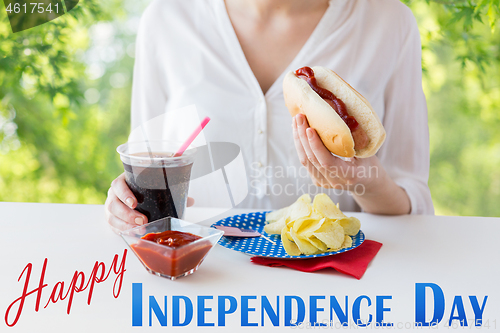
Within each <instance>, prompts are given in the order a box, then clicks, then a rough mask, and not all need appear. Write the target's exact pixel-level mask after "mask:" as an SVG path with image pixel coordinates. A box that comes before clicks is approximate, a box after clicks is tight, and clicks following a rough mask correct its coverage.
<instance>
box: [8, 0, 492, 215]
mask: <svg viewBox="0 0 500 333" xmlns="http://www.w3.org/2000/svg"><path fill="white" fill-rule="evenodd" d="M148 2H149V0H135V1H132V0H123V1H118V0H106V1H100V2H98V1H96V0H83V1H80V3H79V4H78V6H76V7H75V8H74V9H73V10H72V11H71V12H70V13H69V14H67V15H64V16H62V17H60V18H58V19H56V20H54V21H52V22H49V23H46V24H43V25H41V26H38V27H35V28H32V29H30V30H27V31H24V32H19V33H16V34H12V32H11V30H10V26H9V23H8V19H7V15H6V13H5V9H4V6H3V5H0V200H1V201H27V202H63V203H92V204H102V203H104V200H105V199H106V192H107V189H108V187H109V184H110V182H111V181H112V180H113V179H114V178H115V177H116V175H118V174H119V173H121V171H122V166H121V164H120V161H119V159H118V156H117V154H116V152H115V147H116V146H117V145H118V144H120V143H122V142H125V141H126V139H127V136H128V132H129V112H130V91H131V82H132V81H131V79H132V68H133V62H134V58H133V57H134V40H135V34H136V29H137V25H138V20H139V17H140V14H141V13H142V11H143V9H144V7H145V6H146V5H147V3H148ZM403 2H405V3H406V4H407V5H408V6H410V8H411V9H412V10H413V12H414V14H415V16H416V17H417V21H418V23H419V27H420V31H421V36H422V47H423V66H424V82H423V86H424V91H425V93H426V96H427V100H428V108H429V128H430V135H431V175H430V180H429V184H430V188H431V192H432V196H433V200H434V203H435V206H436V211H437V213H438V214H446V215H480V216H500V204H499V202H500V168H499V166H500V131H499V130H498V129H499V128H500V111H499V110H500V68H499V67H500V66H499V65H500V33H499V30H500V29H499V28H497V27H496V26H495V25H496V24H497V23H498V18H499V17H500V9H499V7H500V0H478V1H471V0H467V1H451V0H450V1H438V0H435V1H426V0H413V1H412V0H406V1H404V0H403Z"/></svg>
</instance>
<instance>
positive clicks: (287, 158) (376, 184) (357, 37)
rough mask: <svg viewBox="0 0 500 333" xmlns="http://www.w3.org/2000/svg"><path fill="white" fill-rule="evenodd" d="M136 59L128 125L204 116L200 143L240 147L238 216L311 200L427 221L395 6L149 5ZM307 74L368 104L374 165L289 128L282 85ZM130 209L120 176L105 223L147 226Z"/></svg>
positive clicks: (322, 2) (409, 69)
mask: <svg viewBox="0 0 500 333" xmlns="http://www.w3.org/2000/svg"><path fill="white" fill-rule="evenodd" d="M136 50H137V52H136V64H135V69H134V86H133V94H132V128H133V129H134V128H136V127H137V126H139V125H140V124H141V123H142V122H144V121H147V120H149V119H153V118H154V117H156V116H159V115H161V114H163V113H164V112H169V111H170V110H175V109H179V108H181V107H183V106H186V105H190V104H195V105H196V106H197V108H198V112H199V114H200V117H203V116H210V117H211V118H212V121H211V123H210V125H209V126H207V128H206V129H205V131H204V132H205V136H206V138H207V141H229V142H233V143H236V144H238V145H239V146H240V148H241V151H242V153H243V157H244V160H245V167H246V171H247V173H248V176H249V179H248V184H249V187H250V193H249V195H248V196H247V198H246V199H245V200H244V202H243V203H242V204H241V205H239V207H247V208H261V209H273V208H280V207H283V206H286V205H289V204H291V203H292V202H293V201H295V200H296V198H297V197H298V196H299V195H301V194H303V193H311V194H315V193H314V192H319V191H322V192H325V193H328V194H329V195H330V196H331V197H332V199H333V200H334V201H335V202H339V203H340V207H341V209H342V210H346V211H359V210H363V211H365V212H368V213H375V214H408V213H413V214H433V206H432V200H431V197H430V191H429V188H428V186H427V181H428V173H429V140H428V127H427V109H426V102H425V96H424V95H423V92H422V86H421V65H420V62H421V49H420V37H419V32H418V29H417V26H416V22H415V19H414V17H413V15H412V13H411V11H410V10H409V9H408V8H407V7H405V6H404V5H403V4H401V3H400V2H399V1H398V0H330V1H327V0H314V1H302V0H226V1H225V2H224V1H223V0H213V1H209V0H193V1H182V0H176V1H159V0H156V1H153V3H151V5H150V6H149V7H148V8H147V9H146V11H145V13H144V14H143V17H142V20H141V26H140V29H139V33H138V36H137V43H136ZM313 65H321V66H324V67H328V68H331V69H333V70H334V71H336V72H337V73H338V74H339V75H340V76H341V77H343V78H344V79H345V80H346V81H347V82H349V84H350V85H351V86H353V87H354V88H355V89H357V90H358V91H359V92H360V93H361V94H362V95H363V96H364V97H365V98H366V99H367V100H368V101H370V103H371V105H372V107H373V108H374V110H375V112H376V113H377V114H378V116H379V117H380V119H381V121H382V123H383V125H384V127H385V130H386V132H387V139H386V142H385V143H384V145H383V146H382V148H381V149H380V151H379V152H378V154H377V155H376V156H373V157H370V158H367V159H353V160H351V161H344V160H342V159H340V158H338V157H335V156H332V155H331V154H330V153H329V152H328V151H327V150H326V148H325V147H324V146H323V144H322V143H321V141H320V140H319V137H318V135H317V133H316V132H315V131H314V130H313V129H311V128H309V127H308V124H307V121H306V119H305V117H304V116H302V115H297V116H296V117H295V118H294V119H293V121H292V126H290V122H291V121H290V116H289V113H288V111H287V109H286V107H285V105H284V101H283V91H282V88H281V83H282V80H283V77H284V75H285V74H286V73H287V72H288V71H290V70H295V69H297V68H299V67H303V66H313ZM303 166H305V169H307V171H308V176H305V175H304V173H301V171H302V170H304V167H303ZM192 196H193V197H194V198H195V199H196V201H197V203H200V206H205V205H214V203H213V202H212V201H211V200H213V198H216V197H217V195H214V194H213V193H210V189H199V190H196V191H194V192H192ZM136 205H137V201H136V199H135V198H134V196H133V194H132V192H131V191H130V189H128V187H127V185H126V183H125V181H124V177H123V175H121V176H119V177H118V178H117V179H115V180H114V181H113V183H112V186H111V188H110V190H109V192H108V199H107V200H106V212H107V219H108V223H109V224H110V225H111V226H112V227H113V228H116V229H126V228H130V227H132V226H135V225H137V224H143V223H146V222H147V219H146V217H145V216H144V215H142V214H140V213H139V212H137V211H135V210H133V208H134V207H135V206H136Z"/></svg>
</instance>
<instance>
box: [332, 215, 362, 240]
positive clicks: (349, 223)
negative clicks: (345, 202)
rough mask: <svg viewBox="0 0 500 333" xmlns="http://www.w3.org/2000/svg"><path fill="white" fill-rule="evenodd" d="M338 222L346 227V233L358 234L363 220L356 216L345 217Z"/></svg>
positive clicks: (350, 234)
mask: <svg viewBox="0 0 500 333" xmlns="http://www.w3.org/2000/svg"><path fill="white" fill-rule="evenodd" d="M337 222H338V223H339V224H340V225H341V226H342V228H344V233H345V234H346V235H349V236H356V234H357V233H358V231H359V229H360V228H361V222H359V220H358V219H357V218H355V217H345V218H342V219H339V220H337Z"/></svg>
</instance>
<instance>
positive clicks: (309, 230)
mask: <svg viewBox="0 0 500 333" xmlns="http://www.w3.org/2000/svg"><path fill="white" fill-rule="evenodd" d="M325 221H326V218H322V219H321V220H315V221H314V222H312V223H307V224H304V223H303V225H302V228H301V229H300V234H301V235H303V236H304V237H313V234H314V232H315V231H316V230H318V229H319V228H321V226H322V225H323V223H324V222H325Z"/></svg>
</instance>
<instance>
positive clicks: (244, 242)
mask: <svg viewBox="0 0 500 333" xmlns="http://www.w3.org/2000/svg"><path fill="white" fill-rule="evenodd" d="M266 213H268V212H255V213H248V214H241V215H234V216H230V217H227V218H225V219H222V220H220V221H218V222H216V223H214V224H213V225H212V227H214V226H216V225H222V226H228V227H236V228H241V229H252V230H255V231H257V232H260V233H261V234H262V235H263V236H265V237H262V236H261V237H253V238H249V237H244V238H243V237H224V236H223V237H222V238H221V239H220V240H219V244H220V245H222V246H224V247H226V248H228V249H231V250H235V251H239V252H243V253H246V254H249V255H253V256H259V257H269V258H282V259H306V258H316V257H325V256H331V255H334V254H337V253H342V252H346V251H349V250H352V249H355V248H357V247H358V246H360V245H361V243H363V241H364V240H365V234H364V233H363V232H362V231H361V230H360V231H359V232H358V233H357V235H356V236H354V237H352V246H351V247H348V248H345V249H341V250H339V251H334V252H326V253H320V254H312V255H301V256H290V255H288V254H287V253H286V251H285V248H284V247H283V245H282V243H281V237H280V235H269V234H267V233H266V232H265V231H264V225H265V224H266ZM266 238H267V239H266ZM268 239H270V240H272V241H273V242H274V243H275V244H273V243H272V242H270V241H269V240H268Z"/></svg>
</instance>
